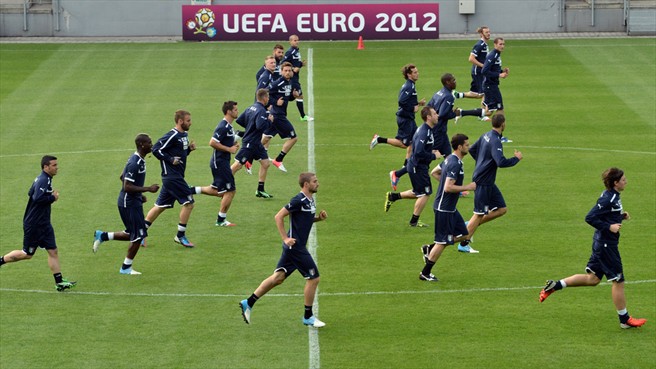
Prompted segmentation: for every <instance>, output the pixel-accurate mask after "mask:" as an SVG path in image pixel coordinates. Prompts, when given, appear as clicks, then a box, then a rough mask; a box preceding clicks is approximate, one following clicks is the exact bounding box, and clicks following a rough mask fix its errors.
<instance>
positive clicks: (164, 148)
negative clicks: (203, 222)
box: [146, 110, 200, 247]
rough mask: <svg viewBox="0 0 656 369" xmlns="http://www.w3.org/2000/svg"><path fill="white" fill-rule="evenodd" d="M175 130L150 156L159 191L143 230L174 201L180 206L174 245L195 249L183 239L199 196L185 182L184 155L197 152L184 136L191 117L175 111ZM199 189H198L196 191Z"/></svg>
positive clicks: (167, 134) (160, 141) (185, 112)
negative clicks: (157, 168) (156, 166)
mask: <svg viewBox="0 0 656 369" xmlns="http://www.w3.org/2000/svg"><path fill="white" fill-rule="evenodd" d="M173 120H174V121H175V127H173V128H172V129H171V130H170V131H168V132H167V133H166V134H165V135H164V136H162V138H160V139H159V140H157V143H155V145H154V146H153V155H154V156H155V157H156V158H157V159H158V160H159V162H160V166H161V168H162V190H161V191H160V193H159V197H157V200H156V201H155V206H153V208H152V209H150V211H149V212H148V215H146V227H150V226H151V225H152V224H153V222H154V221H155V219H157V217H159V215H160V214H162V213H163V212H164V210H166V209H171V208H173V206H174V205H175V202H176V201H177V202H178V203H180V205H182V209H180V222H179V223H178V233H177V234H176V236H175V237H174V238H173V241H175V242H176V243H179V244H181V245H182V246H184V247H194V244H193V243H191V242H190V241H189V240H188V239H187V236H186V233H185V232H186V230H187V223H188V222H189V217H190V216H191V211H192V210H193V209H194V197H193V195H194V194H195V193H200V191H199V190H198V191H197V190H196V189H195V188H194V187H190V186H189V185H188V184H187V181H185V178H184V177H185V169H186V167H187V155H189V154H190V153H191V152H192V151H194V150H196V144H195V143H194V142H193V141H191V142H189V138H188V136H187V132H188V131H189V129H190V128H191V113H189V112H188V111H185V110H178V111H176V112H175V115H174V117H173ZM199 189H200V187H199Z"/></svg>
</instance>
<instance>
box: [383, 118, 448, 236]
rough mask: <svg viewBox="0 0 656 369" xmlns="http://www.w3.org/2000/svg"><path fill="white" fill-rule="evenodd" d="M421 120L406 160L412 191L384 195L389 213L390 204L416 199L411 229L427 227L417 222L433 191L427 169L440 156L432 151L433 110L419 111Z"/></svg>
mask: <svg viewBox="0 0 656 369" xmlns="http://www.w3.org/2000/svg"><path fill="white" fill-rule="evenodd" d="M421 119H423V121H424V124H422V125H421V126H420V127H419V129H417V133H415V135H414V137H413V139H412V155H411V156H410V159H409V160H408V174H409V175H410V182H411V183H412V190H407V191H404V192H401V193H398V192H388V193H387V194H385V212H388V211H389V209H390V207H391V206H392V203H393V202H394V201H396V200H401V199H416V201H415V207H414V210H413V212H412V218H410V226H411V227H426V226H427V225H426V224H424V223H423V222H420V221H419V217H420V216H421V212H422V211H423V210H424V207H426V203H428V199H429V198H430V194H431V193H432V191H433V189H432V186H431V180H430V175H429V174H428V168H429V166H430V163H431V162H432V161H433V160H435V159H437V158H438V157H439V156H442V154H441V153H440V152H439V151H438V150H435V149H434V148H435V145H434V138H433V129H434V127H435V125H436V124H437V120H438V116H437V113H436V112H435V109H433V108H432V107H430V106H426V107H424V108H423V109H421Z"/></svg>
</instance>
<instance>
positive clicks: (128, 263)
mask: <svg viewBox="0 0 656 369" xmlns="http://www.w3.org/2000/svg"><path fill="white" fill-rule="evenodd" d="M130 268H132V259H128V258H125V260H123V265H121V269H123V270H125V269H130Z"/></svg>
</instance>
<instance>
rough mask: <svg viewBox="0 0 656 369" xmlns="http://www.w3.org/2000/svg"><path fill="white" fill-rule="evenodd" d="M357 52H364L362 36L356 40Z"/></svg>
mask: <svg viewBox="0 0 656 369" xmlns="http://www.w3.org/2000/svg"><path fill="white" fill-rule="evenodd" d="M358 50H364V42H363V41H362V36H360V38H359V39H358Z"/></svg>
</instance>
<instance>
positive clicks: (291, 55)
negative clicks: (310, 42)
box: [280, 46, 303, 81]
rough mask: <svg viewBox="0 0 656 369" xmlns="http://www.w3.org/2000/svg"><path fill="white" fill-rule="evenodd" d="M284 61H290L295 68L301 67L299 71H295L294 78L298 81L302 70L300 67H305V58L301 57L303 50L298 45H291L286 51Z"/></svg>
mask: <svg viewBox="0 0 656 369" xmlns="http://www.w3.org/2000/svg"><path fill="white" fill-rule="evenodd" d="M284 62H290V63H291V64H292V67H294V68H299V71H298V72H296V73H294V76H293V77H292V79H293V80H294V81H298V80H299V77H300V74H301V71H300V68H302V67H303V60H302V59H301V51H300V50H299V49H298V47H293V46H292V47H290V48H289V50H287V52H285V56H284V57H283V58H282V62H281V63H280V64H282V63H284Z"/></svg>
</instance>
